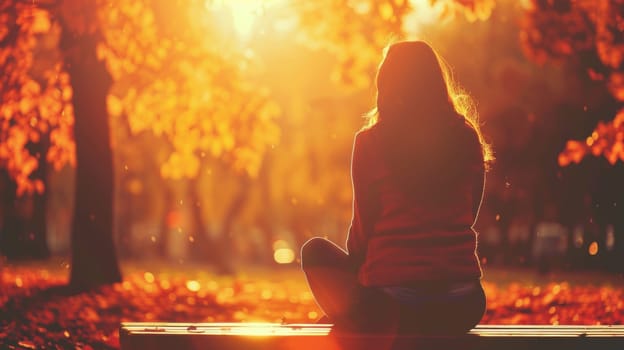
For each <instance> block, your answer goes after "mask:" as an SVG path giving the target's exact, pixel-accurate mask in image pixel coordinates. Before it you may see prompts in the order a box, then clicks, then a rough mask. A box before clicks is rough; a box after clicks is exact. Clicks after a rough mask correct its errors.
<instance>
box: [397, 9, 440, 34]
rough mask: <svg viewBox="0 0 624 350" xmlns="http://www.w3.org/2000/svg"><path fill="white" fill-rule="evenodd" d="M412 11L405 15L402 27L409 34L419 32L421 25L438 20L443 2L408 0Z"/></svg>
mask: <svg viewBox="0 0 624 350" xmlns="http://www.w3.org/2000/svg"><path fill="white" fill-rule="evenodd" d="M409 4H410V6H411V7H412V11H411V12H410V13H409V14H408V15H407V16H406V17H405V20H404V22H403V29H404V30H405V31H406V33H409V34H412V35H414V34H416V35H418V34H421V33H420V31H421V28H422V27H423V26H426V25H429V24H432V23H434V22H439V21H440V15H441V14H442V12H443V11H444V8H443V6H442V5H443V4H441V3H434V4H433V5H432V4H431V1H429V0H409Z"/></svg>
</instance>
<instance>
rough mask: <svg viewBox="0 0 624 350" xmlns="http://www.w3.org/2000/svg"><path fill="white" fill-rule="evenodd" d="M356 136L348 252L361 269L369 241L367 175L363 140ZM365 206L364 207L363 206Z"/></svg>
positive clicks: (352, 161)
mask: <svg viewBox="0 0 624 350" xmlns="http://www.w3.org/2000/svg"><path fill="white" fill-rule="evenodd" d="M358 135H359V134H356V136H355V140H354V142H353V152H352V155H351V185H352V189H353V216H352V218H351V226H350V227H349V233H348V236H347V251H348V253H349V258H350V259H351V261H352V262H353V265H354V268H359V267H360V266H361V265H362V263H363V262H364V259H365V258H366V247H367V245H368V240H367V237H366V229H367V228H366V226H367V225H366V224H365V221H366V220H370V218H368V217H367V215H368V213H367V212H366V210H365V209H366V205H365V202H366V194H365V189H366V188H365V185H364V184H363V178H362V176H363V175H364V174H365V173H364V171H363V168H364V164H363V162H364V160H365V158H364V155H363V154H362V146H361V138H360V137H358ZM363 204H364V205H363Z"/></svg>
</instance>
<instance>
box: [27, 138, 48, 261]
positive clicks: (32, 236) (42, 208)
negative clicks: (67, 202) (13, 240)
mask: <svg viewBox="0 0 624 350" xmlns="http://www.w3.org/2000/svg"><path fill="white" fill-rule="evenodd" d="M48 147H49V144H48V135H42V137H41V140H40V141H39V142H38V143H36V144H32V145H31V147H30V148H31V153H33V154H35V155H36V156H37V159H38V167H37V170H35V172H34V173H33V175H32V176H33V177H35V178H38V179H41V181H43V182H44V183H46V184H47V180H48V162H47V161H46V154H47V153H48ZM49 190H50V189H49V188H47V187H46V188H45V191H44V192H43V193H41V194H39V193H35V194H33V195H32V213H31V217H30V220H29V225H28V228H27V230H28V250H29V254H28V257H29V258H31V259H35V260H45V259H47V258H49V257H50V250H49V249H48V241H47V223H46V213H47V200H48V192H49Z"/></svg>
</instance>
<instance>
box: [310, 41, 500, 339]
mask: <svg viewBox="0 0 624 350" xmlns="http://www.w3.org/2000/svg"><path fill="white" fill-rule="evenodd" d="M468 101H469V98H467V97H466V96H463V95H460V94H457V93H456V92H455V87H454V86H452V84H451V80H450V76H449V74H448V70H447V69H446V68H445V66H444V62H443V61H442V60H441V59H440V58H439V57H438V55H437V54H436V53H435V51H434V50H433V49H432V48H431V47H430V46H429V45H428V44H426V43H424V42H421V41H406V42H399V43H395V44H393V45H391V46H390V47H389V48H388V49H387V51H386V54H385V57H384V59H383V61H382V63H381V65H380V66H379V70H378V73H377V108H376V110H374V112H373V113H371V114H370V115H369V123H368V125H367V126H366V127H365V128H364V129H362V130H361V131H359V132H358V133H357V134H356V136H355V141H354V145H353V155H352V162H351V176H352V181H353V219H352V222H351V227H350V229H349V235H348V238H347V249H348V253H347V252H345V251H344V250H342V249H340V248H339V247H338V246H336V245H335V244H333V243H331V242H330V241H328V240H325V239H321V238H313V239H311V240H309V241H308V242H306V244H304V246H303V247H302V250H301V261H302V268H303V270H304V272H305V274H306V278H307V280H308V284H309V286H310V288H311V290H312V292H313V294H314V297H315V298H316V301H317V303H318V304H319V306H320V307H321V309H322V310H323V311H324V312H325V314H326V316H327V318H328V319H329V321H331V322H334V323H335V324H336V325H337V327H341V328H343V329H348V330H355V331H384V332H385V331H392V332H395V331H399V332H412V333H414V332H416V333H458V332H465V331H467V330H469V329H470V328H472V327H473V326H475V325H476V324H477V323H478V322H479V321H480V319H481V317H482V316H483V313H484V311H485V294H484V292H483V288H482V286H481V283H480V280H481V276H482V272H481V267H480V265H479V259H478V257H477V253H476V244H477V240H476V232H475V231H474V230H473V228H472V226H473V224H474V222H475V220H476V217H477V214H478V211H479V207H480V205H481V199H482V196H483V186H484V179H485V175H484V174H485V169H486V164H487V162H488V161H489V160H490V159H491V152H490V149H489V146H488V145H487V144H486V143H485V142H483V140H482V137H481V134H480V132H479V128H478V124H477V123H476V122H475V120H473V119H471V117H472V113H473V111H474V110H473V109H472V108H467V107H470V105H469V104H468V103H467V102H468Z"/></svg>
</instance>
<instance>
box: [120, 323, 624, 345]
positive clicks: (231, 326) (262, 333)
mask: <svg viewBox="0 0 624 350" xmlns="http://www.w3.org/2000/svg"><path fill="white" fill-rule="evenodd" d="M119 335H120V343H121V349H122V350H135V349H218V350H228V349H237V350H247V349H249V350H251V349H263V350H264V349H267V350H268V349H271V350H279V349H297V350H307V349H327V350H350V349H353V350H356V349H380V350H389V349H395V350H403V349H467V350H485V349H488V350H490V349H491V350H494V349H500V350H510V349H511V350H514V349H529V350H542V349H543V350H555V349H565V350H575V349H579V350H580V349H587V350H594V349H595V350H603V349H618V350H624V326H621V325H612V326H572V325H565V326H543V325H479V326H477V327H475V328H474V329H472V330H471V331H470V332H468V333H467V334H464V335H460V336H414V335H401V336H391V335H371V334H354V333H339V332H337V331H334V330H333V329H332V325H330V324H287V325H281V324H273V323H141V322H124V323H122V324H121V327H120V330H119Z"/></svg>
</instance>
